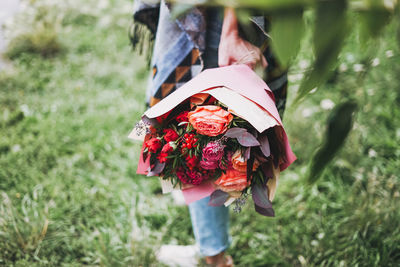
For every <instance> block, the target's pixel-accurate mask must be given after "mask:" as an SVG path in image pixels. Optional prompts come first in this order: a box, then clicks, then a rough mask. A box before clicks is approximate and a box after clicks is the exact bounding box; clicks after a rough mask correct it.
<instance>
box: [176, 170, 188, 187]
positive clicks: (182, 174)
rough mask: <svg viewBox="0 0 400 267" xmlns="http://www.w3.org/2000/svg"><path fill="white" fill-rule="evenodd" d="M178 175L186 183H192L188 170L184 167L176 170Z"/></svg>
mask: <svg viewBox="0 0 400 267" xmlns="http://www.w3.org/2000/svg"><path fill="white" fill-rule="evenodd" d="M176 177H178V179H179V180H181V182H182V183H184V184H190V178H189V177H188V176H187V174H186V170H185V169H184V168H182V167H180V168H178V169H177V170H176Z"/></svg>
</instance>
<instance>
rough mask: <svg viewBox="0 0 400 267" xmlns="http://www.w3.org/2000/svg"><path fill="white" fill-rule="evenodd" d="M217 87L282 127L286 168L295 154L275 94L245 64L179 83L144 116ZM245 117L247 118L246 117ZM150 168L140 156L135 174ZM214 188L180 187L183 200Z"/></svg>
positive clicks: (208, 70)
mask: <svg viewBox="0 0 400 267" xmlns="http://www.w3.org/2000/svg"><path fill="white" fill-rule="evenodd" d="M216 87H226V88H229V89H231V90H233V91H235V92H237V93H239V94H240V95H242V96H244V97H245V98H247V99H249V100H251V101H252V102H254V103H256V104H257V105H259V106H260V107H262V108H263V109H264V110H265V111H267V112H268V113H269V114H270V115H271V116H272V117H273V118H274V119H275V120H276V121H277V122H278V124H279V126H281V127H282V142H283V143H284V147H285V152H286V161H284V162H282V163H281V164H280V166H279V167H280V170H281V171H283V170H284V169H286V168H287V167H288V166H289V165H290V164H291V163H292V162H293V161H295V160H296V156H295V155H294V153H293V152H292V149H291V148H290V144H289V140H288V138H287V135H286V133H285V130H284V129H283V126H282V121H281V118H280V116H279V113H278V110H277V108H276V106H275V101H274V96H273V93H272V91H271V89H269V87H268V86H267V84H266V83H265V82H264V81H263V80H262V79H261V78H260V77H258V75H257V74H256V73H255V72H254V71H252V70H251V69H250V68H249V67H248V66H247V65H232V66H227V67H221V68H215V69H207V70H205V71H203V72H202V73H200V74H199V75H197V76H196V77H195V78H193V79H192V80H190V81H189V82H187V83H186V84H185V85H183V86H181V87H180V88H179V89H178V90H176V91H175V92H173V93H172V94H170V95H169V96H167V97H166V98H164V99H163V100H162V101H160V102H159V103H157V104H156V105H154V106H153V107H152V108H150V109H149V110H147V111H146V112H145V114H144V116H146V117H148V118H157V117H159V116H162V115H163V114H165V113H167V112H169V111H170V110H172V109H173V108H175V107H176V106H177V105H179V104H180V103H182V102H183V101H185V100H186V99H188V98H189V97H191V96H192V95H195V94H198V93H207V90H209V89H213V88H216ZM245 119H246V118H245ZM148 167H149V165H148V162H147V163H146V162H144V161H143V160H142V158H141V160H140V161H139V164H138V171H137V173H141V174H146V171H145V170H147V169H148ZM214 190H215V188H214V186H212V184H210V183H206V184H204V185H202V186H195V187H192V188H188V189H183V190H182V191H183V194H184V197H185V200H186V203H187V204H189V203H191V202H193V201H196V200H199V199H201V198H204V197H207V196H209V195H210V194H211V193H212V192H213V191H214Z"/></svg>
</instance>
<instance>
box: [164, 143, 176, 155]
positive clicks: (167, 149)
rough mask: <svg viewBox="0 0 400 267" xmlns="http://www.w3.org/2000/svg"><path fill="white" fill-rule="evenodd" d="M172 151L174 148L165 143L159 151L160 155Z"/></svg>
mask: <svg viewBox="0 0 400 267" xmlns="http://www.w3.org/2000/svg"><path fill="white" fill-rule="evenodd" d="M173 150H174V148H173V147H172V146H171V145H170V144H169V143H166V144H165V145H164V146H163V148H162V149H161V153H167V154H168V153H169V152H172V151H173Z"/></svg>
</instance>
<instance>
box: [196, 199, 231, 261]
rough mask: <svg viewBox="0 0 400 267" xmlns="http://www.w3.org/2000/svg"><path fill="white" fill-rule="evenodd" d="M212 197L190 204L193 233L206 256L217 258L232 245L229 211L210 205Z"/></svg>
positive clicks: (222, 207) (223, 207)
mask: <svg viewBox="0 0 400 267" xmlns="http://www.w3.org/2000/svg"><path fill="white" fill-rule="evenodd" d="M209 200H210V197H206V198H203V199H200V200H198V201H196V202H193V203H191V204H189V211H190V217H191V220H192V226H193V233H194V236H195V239H196V242H197V245H198V246H199V248H200V253H201V254H202V255H204V256H216V255H218V254H220V253H221V252H223V251H225V250H226V249H227V248H228V247H229V244H230V236H229V209H228V208H227V207H225V206H220V207H212V206H209V205H208V201H209Z"/></svg>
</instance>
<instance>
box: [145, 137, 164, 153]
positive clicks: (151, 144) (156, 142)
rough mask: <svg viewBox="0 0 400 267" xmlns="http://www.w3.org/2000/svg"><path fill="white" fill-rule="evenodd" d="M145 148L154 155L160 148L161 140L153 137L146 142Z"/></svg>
mask: <svg viewBox="0 0 400 267" xmlns="http://www.w3.org/2000/svg"><path fill="white" fill-rule="evenodd" d="M146 147H147V148H148V149H149V151H150V152H151V153H156V152H157V151H158V150H159V149H160V148H161V140H160V139H158V138H155V137H153V138H151V139H150V140H148V141H147V142H146Z"/></svg>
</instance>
